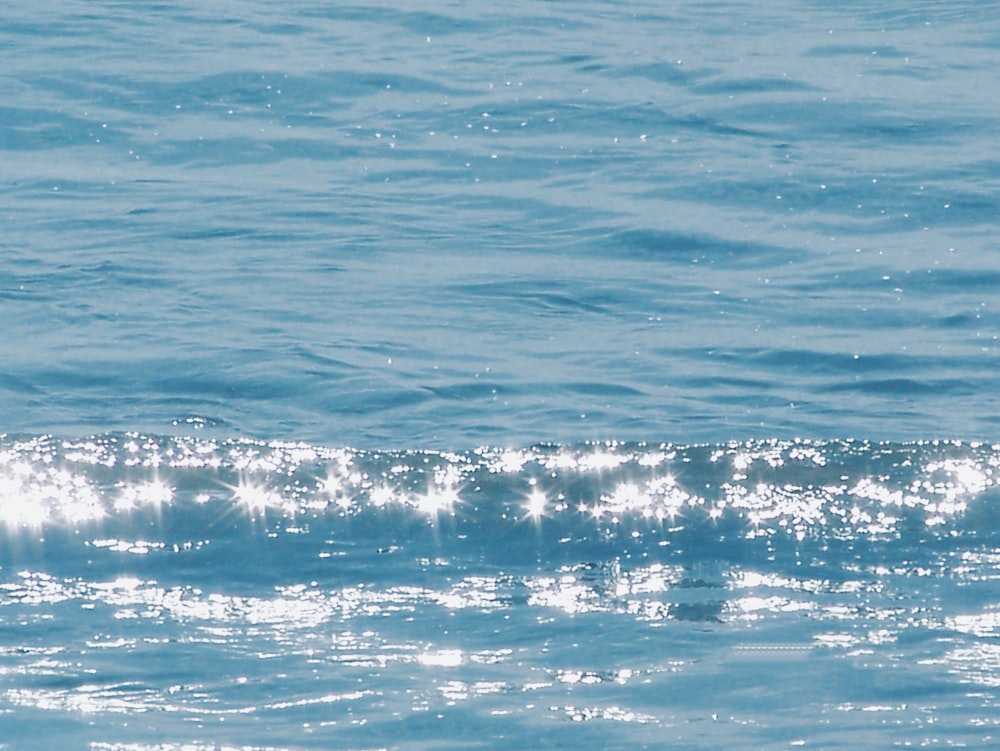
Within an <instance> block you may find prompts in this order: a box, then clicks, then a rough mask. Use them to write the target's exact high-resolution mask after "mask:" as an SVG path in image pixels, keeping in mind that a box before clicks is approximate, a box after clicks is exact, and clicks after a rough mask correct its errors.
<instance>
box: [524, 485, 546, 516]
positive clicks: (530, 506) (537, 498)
mask: <svg viewBox="0 0 1000 751" xmlns="http://www.w3.org/2000/svg"><path fill="white" fill-rule="evenodd" d="M547 503H548V498H546V497H545V493H543V492H542V491H541V490H538V489H535V490H533V491H531V493H530V495H528V500H527V502H526V503H525V505H524V510H525V511H526V512H527V513H528V516H529V517H530V518H531V519H532V520H534V521H536V522H537V521H538V520H539V519H541V518H542V517H543V516H544V515H545V506H546V504H547Z"/></svg>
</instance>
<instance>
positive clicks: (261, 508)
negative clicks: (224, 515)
mask: <svg viewBox="0 0 1000 751" xmlns="http://www.w3.org/2000/svg"><path fill="white" fill-rule="evenodd" d="M233 497H234V498H235V500H236V501H237V502H238V503H240V504H241V505H243V506H245V507H246V510H247V512H248V513H249V514H250V516H252V517H256V516H263V515H264V513H265V512H266V511H267V509H269V508H279V507H281V506H282V505H283V503H282V500H281V496H280V495H278V494H277V493H275V492H274V491H271V490H268V489H267V488H264V487H261V486H259V485H252V484H250V483H248V482H246V481H245V480H241V481H240V484H239V485H238V486H237V487H236V488H235V490H234V493H233Z"/></svg>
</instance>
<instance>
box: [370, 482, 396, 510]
mask: <svg viewBox="0 0 1000 751" xmlns="http://www.w3.org/2000/svg"><path fill="white" fill-rule="evenodd" d="M395 495H396V494H395V491H393V489H392V488H390V487H388V486H387V485H382V486H380V487H377V488H374V489H373V490H372V491H371V493H369V494H368V500H370V501H371V503H372V505H373V506H375V507H376V508H382V507H383V506H385V505H387V504H389V503H391V502H392V499H393V498H394V497H395Z"/></svg>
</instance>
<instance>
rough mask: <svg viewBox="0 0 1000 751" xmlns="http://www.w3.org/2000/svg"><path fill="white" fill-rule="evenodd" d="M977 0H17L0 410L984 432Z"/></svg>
mask: <svg viewBox="0 0 1000 751" xmlns="http://www.w3.org/2000/svg"><path fill="white" fill-rule="evenodd" d="M996 9H997V8H996V5H995V4H993V3H985V4H984V3H965V4H962V3H958V4H956V3H950V4H944V3H937V2H930V3H922V4H918V5H914V4H913V3H907V4H906V5H905V6H904V5H891V4H890V5H886V6H884V7H882V8H881V9H879V10H877V11H875V10H872V9H870V8H869V7H868V6H866V5H862V4H857V5H852V4H844V3H837V4H831V5H827V4H824V3H807V4H799V3H796V4H781V3H779V4H777V5H775V4H773V3H770V4H767V5H761V4H747V3H688V4H680V5H677V4H674V5H672V6H671V7H669V8H666V7H661V5H660V4H642V3H630V4H628V5H626V6H621V5H620V4H604V3H600V2H583V3H542V2H525V3H515V4H514V5H505V6H504V7H503V8H494V7H492V6H488V5H485V4H480V3H473V4H471V5H470V4H467V3H466V4H449V3H440V4H435V3H431V4H424V5H423V6H421V7H420V8H413V7H410V6H405V5H404V6H399V7H397V6H394V5H391V4H374V5H372V4H368V5H365V6H363V7H362V6H344V5H338V4H327V3H317V4H310V3H295V4H293V5H292V6H289V7H288V8H285V9H282V10H277V9H274V8H273V7H272V6H271V5H264V4H258V3H252V2H251V3H241V4H240V5H239V6H232V5H227V4H221V3H207V4H206V3H198V4H186V3H170V4H160V5H157V6H154V7H148V6H134V5H133V4H121V3H108V2H104V3H101V2H98V3H94V2H75V3H74V2H70V3H61V4H59V5H58V6H53V7H52V8H46V7H45V4H44V3H42V4H39V3H30V4H29V3H24V2H15V3H13V4H8V6H6V9H5V10H4V11H3V15H4V23H3V24H2V27H3V30H2V31H0V35H2V36H0V41H2V42H3V45H4V47H5V49H8V50H11V51H12V54H10V55H8V56H7V61H6V64H5V66H4V71H3V73H2V74H0V75H2V76H3V83H4V90H5V91H6V95H5V98H4V105H3V107H2V110H0V134H2V135H0V148H2V154H3V161H4V167H3V185H2V188H0V189H2V191H3V193H2V195H3V200H2V202H0V212H2V215H0V219H2V221H3V225H4V227H5V232H4V237H3V240H2V252H3V265H2V267H0V274H2V277H0V304H2V306H3V308H2V316H3V320H4V328H5V332H4V334H5V335H4V337H3V341H2V343H0V348H2V350H0V356H2V359H3V362H4V368H3V377H2V382H0V388H2V398H3V400H4V405H5V406H4V423H5V424H4V426H3V428H4V429H5V430H7V431H8V432H30V433H36V434H37V433H46V432H57V433H59V434H62V435H86V434H90V433H103V432H105V431H108V430H126V431H127V430H142V431H148V432H154V433H158V434H170V433H174V432H177V426H176V425H175V423H176V422H179V423H180V424H181V425H183V424H184V423H185V421H190V420H198V421H200V422H201V424H204V425H208V426H211V427H219V428H220V431H221V432H220V434H221V435H226V436H229V435H252V436H255V437H258V438H263V439H267V440H269V439H275V438H281V439H286V440H309V441H313V442H319V443H325V444H329V445H345V444H346V445H362V446H369V447H394V448H415V447H429V448H442V449H454V448H458V447H470V448H471V447H474V446H477V445H483V444H503V445H521V446H523V445H528V444H530V443H534V442H537V441H564V442H569V443H573V442H577V441H579V440H583V439H599V440H604V439H608V438H617V439H621V440H650V441H661V440H665V439H669V440H678V441H681V442H690V441H700V440H707V441H712V442H718V441H727V440H731V439H734V438H737V439H739V438H744V437H761V438H771V437H783V438H789V437H794V436H810V437H818V438H830V437H867V438H878V439H893V440H917V439H925V438H930V437H960V438H964V439H972V438H979V439H990V438H991V437H992V436H993V435H995V432H996V425H997V415H998V409H997V403H996V401H995V394H996V393H998V391H1000V389H998V383H997V375H996V374H997V372H998V368H997V362H998V358H997V331H998V321H997V305H996V295H995V294H994V291H995V290H996V288H997V282H998V277H997V271H996V269H997V246H996V240H995V237H996V233H995V224H996V217H997V215H998V213H1000V212H998V206H997V198H996V196H997V195H998V193H997V177H996V175H997V162H996V158H995V156H994V154H995V151H996V150H995V149H994V148H992V146H994V145H995V134H996V132H997V126H998V112H1000V106H998V104H997V100H996V98H995V97H991V96H988V95H987V94H986V93H987V92H989V91H992V90H993V89H994V88H995V84H996V65H995V63H996V42H997V38H998V33H1000V31H998V28H997V23H996V20H995V15H996V14H995V11H996ZM46 11H49V12H46Z"/></svg>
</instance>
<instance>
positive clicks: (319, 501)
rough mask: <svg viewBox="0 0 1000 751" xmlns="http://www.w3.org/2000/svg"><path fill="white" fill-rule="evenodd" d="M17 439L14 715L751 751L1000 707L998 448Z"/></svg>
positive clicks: (4, 461)
mask: <svg viewBox="0 0 1000 751" xmlns="http://www.w3.org/2000/svg"><path fill="white" fill-rule="evenodd" d="M2 445H3V448H2V449H0V477H2V478H4V479H3V483H2V484H0V492H2V493H3V497H2V498H0V506H2V508H3V514H4V521H5V522H6V531H5V535H6V536H5V538H4V542H5V544H6V547H5V548H4V550H3V556H4V558H3V562H2V570H0V572H2V575H3V578H2V581H0V630H2V633H3V637H4V640H3V644H2V648H0V677H2V679H3V684H2V687H0V704H2V705H3V706H4V707H6V710H5V711H6V712H8V713H9V714H10V716H11V717H18V716H20V715H19V713H22V712H29V711H30V712H41V713H43V714H45V715H51V716H59V717H72V718H90V719H89V720H87V722H92V723H95V722H96V723H98V725H99V726H100V725H102V724H103V726H109V725H108V723H111V722H113V720H112V719H111V718H115V717H119V718H129V721H130V722H134V719H135V717H138V716H147V717H153V716H155V717H157V718H165V719H163V720H162V722H163V723H165V727H168V728H171V731H170V734H169V737H172V738H174V737H191V738H196V737H206V736H205V734H206V733H210V731H211V728H215V727H217V726H218V725H217V723H221V722H225V723H230V725H229V726H228V727H230V728H235V729H236V730H235V731H232V732H235V733H236V735H221V736H220V735H216V734H214V731H211V733H213V734H212V736H211V737H215V738H219V739H220V741H224V742H228V741H229V740H231V739H232V738H234V737H254V738H256V737H258V736H257V735H255V733H259V732H260V731H261V727H260V724H259V723H261V722H265V723H266V721H267V718H268V717H269V716H271V717H277V716H281V717H282V718H283V719H282V722H281V723H280V724H281V725H282V726H284V727H287V726H289V723H291V724H292V725H295V726H297V727H299V728H300V729H301V730H302V738H305V739H313V740H314V741H315V742H313V741H310V740H305V741H303V740H302V739H301V738H300V742H297V743H295V744H290V745H289V744H288V743H286V742H285V741H283V740H282V739H281V738H279V737H271V736H267V734H266V733H265V735H264V736H260V737H261V738H262V740H261V744H262V745H260V746H252V748H264V747H270V748H301V747H303V745H305V746H319V747H322V746H323V745H324V744H327V745H329V743H331V742H333V739H334V738H336V739H338V741H339V740H341V739H342V736H341V734H344V733H346V736H343V737H346V738H347V740H346V741H344V742H345V743H348V745H352V746H353V747H359V748H360V747H366V746H370V744H367V743H366V742H365V739H366V738H367V737H368V736H366V735H365V733H367V732H372V729H373V727H378V728H381V730H380V731H379V733H381V734H383V735H385V734H388V735H390V736H391V735H392V730H391V728H393V727H397V726H398V725H399V724H400V723H402V724H407V723H417V724H419V723H420V722H423V721H424V720H421V719H420V718H429V720H428V721H430V720H433V721H435V722H437V721H440V722H446V721H449V717H450V718H451V721H458V720H457V719H456V718H457V717H460V716H461V714H459V715H454V714H452V715H449V713H456V712H457V713H463V712H464V713H469V715H470V716H471V715H474V716H476V717H478V718H484V717H485V718H493V720H495V721H497V722H501V721H502V722H505V723H507V725H506V726H504V727H510V726H511V725H510V723H515V724H517V725H518V726H519V727H522V728H542V727H549V726H550V725H551V723H568V724H570V725H571V726H574V727H581V728H582V727H588V728H598V729H599V728H609V727H617V728H628V729H629V730H628V732H629V733H630V735H629V737H630V739H631V741H632V742H634V743H636V744H640V745H641V744H646V745H649V744H655V743H656V742H659V741H660V740H662V739H663V738H670V737H676V738H683V737H687V736H686V735H685V734H686V733H687V732H688V730H690V728H692V727H699V726H700V725H699V724H700V723H705V726H706V727H708V726H709V725H710V726H711V727H712V728H713V730H712V737H713V738H719V739H721V741H720V742H722V743H727V742H730V743H737V742H738V739H739V738H741V737H745V734H746V733H747V732H752V731H753V729H754V728H757V729H760V727H761V726H760V725H759V723H760V722H761V720H760V718H761V717H771V718H772V720H771V721H772V722H776V721H778V720H781V721H783V722H786V723H788V727H789V728H790V730H789V732H792V731H794V730H795V729H796V728H798V729H799V730H798V735H797V737H796V738H791V740H790V744H791V741H795V740H797V739H801V738H805V737H809V728H815V727H820V726H822V727H828V728H830V731H829V732H830V733H831V734H834V735H835V734H836V732H837V729H838V728H840V729H841V730H843V729H844V728H845V727H848V726H849V727H850V728H853V729H855V730H856V729H857V727H858V726H859V724H858V723H859V722H861V720H859V718H864V722H861V724H862V725H864V723H865V722H872V723H876V725H873V726H872V727H874V726H877V725H878V723H890V724H894V725H895V726H896V727H898V728H903V729H908V735H907V738H909V739H910V740H919V739H920V738H922V737H923V736H921V733H922V732H923V730H922V729H923V728H925V727H926V726H927V725H928V724H933V722H944V721H945V719H946V717H947V715H948V713H949V712H951V711H953V710H954V708H955V707H956V706H957V705H958V704H960V703H962V702H966V701H970V700H971V699H970V698H969V697H971V696H972V695H973V694H974V693H975V694H977V698H975V701H977V702H980V703H982V704H983V706H984V707H986V706H989V707H992V706H995V704H996V701H997V696H996V693H995V692H996V689H997V688H998V687H1000V686H998V683H997V681H996V677H995V676H996V673H997V672H998V671H1000V665H998V656H997V650H996V649H995V644H994V643H993V642H995V641H996V637H997V633H998V631H1000V626H998V623H1000V620H998V616H997V611H996V602H995V595H994V593H992V590H991V587H992V583H993V582H994V581H995V580H996V578H997V576H998V574H997V570H998V567H997V561H998V560H1000V549H998V548H997V546H996V545H995V544H994V543H991V539H992V538H990V537H988V536H987V533H988V531H989V530H988V528H986V529H983V528H978V527H979V525H970V526H968V527H966V526H963V524H964V519H965V516H966V515H967V514H978V515H979V516H978V517H974V518H986V519H988V518H990V514H991V513H992V511H991V510H990V506H989V503H991V500H990V496H989V495H988V494H989V493H990V491H991V489H992V488H993V485H994V479H993V478H994V473H995V469H996V467H997V464H998V461H997V455H998V450H997V448H996V447H986V446H970V445H963V444H940V445H937V446H934V445H927V446H923V445H917V444H913V445H906V446H898V445H897V446H882V445H875V444H854V443H850V442H843V443H835V444H806V443H802V444H799V443H794V442H792V443H781V442H767V443H762V444H733V445H731V446H725V447H679V446H670V445H662V446H655V447H646V446H637V445H621V444H614V443H610V444H600V445H597V446H590V445H585V446H583V447H578V448H575V449H571V448H566V447H538V448H533V449H521V450H516V451H515V450H492V449H481V450H479V451H476V452H471V453H468V454H447V455H445V454H435V453H421V452H405V453H403V454H397V453H385V454H380V453H368V452H361V451H353V450H347V449H333V450H327V449H322V448H317V447H310V446H301V445H287V444H278V443H273V444H264V443H258V442H232V443H228V444H214V443H203V442H200V441H189V440H186V439H154V438H143V437H138V436H129V437H121V436H110V437H103V438H95V439H92V440H90V441H84V442H59V441H55V440H51V439H32V440H30V441H26V442H20V443H19V442H17V441H10V440H7V441H6V443H3V444H2ZM984 494H986V495H985V496H984ZM81 509H89V510H88V511H86V513H84V512H83V511H81ZM888 543H892V546H888ZM880 546H881V547H880ZM762 675H763V676H767V678H766V680H765V679H764V678H762V677H761V676H762ZM790 675H794V676H797V677H796V679H795V680H794V681H792V680H788V681H784V680H781V676H790ZM709 689H711V690H709ZM720 692H721V693H720ZM762 692H763V693H762ZM757 696H763V697H766V701H769V702H772V703H773V705H775V706H797V707H799V712H798V713H797V714H795V715H794V716H789V715H781V716H780V717H776V716H775V713H774V711H773V706H772V707H771V708H769V709H768V710H767V711H766V712H764V711H762V710H761V708H760V705H759V702H760V701H764V700H765V699H755V698H753V697H757ZM664 697H668V699H669V700H667V699H665V698H664ZM899 697H905V699H900V698H899ZM720 710H721V711H720ZM778 714H779V715H780V714H781V713H778ZM837 718H850V722H849V723H847V720H838V719H837ZM159 721H160V720H158V722H159ZM2 722H3V720H2V717H0V723H2ZM393 723H396V725H393ZM845 723H847V724H846V725H845ZM555 727H559V725H558V724H557V725H555ZM498 728H499V726H498ZM495 732H496V733H499V734H502V732H503V731H501V730H499V729H497V730H496V731H495ZM525 732H527V731H525ZM588 732H589V731H588ZM595 732H596V731H595ZM600 732H604V731H600ZM609 732H610V731H609ZM614 732H618V731H614ZM185 733H186V735H185ZM248 734H249V735H248ZM671 734H673V735H671ZM100 737H101V736H95V738H97V739H96V740H95V741H94V742H93V743H92V744H91V747H92V748H108V749H110V748H123V749H124V748H136V749H143V750H144V751H145V750H148V749H150V748H173V747H172V746H170V745H169V744H166V745H163V744H161V745H160V746H149V745H142V744H141V743H139V744H133V745H132V746H129V745H128V744H127V743H126V744H124V745H122V744H118V745H115V744H110V743H106V742H104V741H102V740H99V738H100ZM103 737H109V736H103ZM498 737H499V736H498ZM792 745H794V744H792ZM181 747H183V748H188V747H191V748H198V747H199V746H198V745H197V743H192V744H191V745H189V746H177V748H181ZM203 747H206V748H207V747H212V748H219V747H223V746H222V745H219V744H215V745H213V746H203ZM250 747H251V746H247V748H250Z"/></svg>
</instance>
